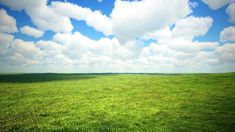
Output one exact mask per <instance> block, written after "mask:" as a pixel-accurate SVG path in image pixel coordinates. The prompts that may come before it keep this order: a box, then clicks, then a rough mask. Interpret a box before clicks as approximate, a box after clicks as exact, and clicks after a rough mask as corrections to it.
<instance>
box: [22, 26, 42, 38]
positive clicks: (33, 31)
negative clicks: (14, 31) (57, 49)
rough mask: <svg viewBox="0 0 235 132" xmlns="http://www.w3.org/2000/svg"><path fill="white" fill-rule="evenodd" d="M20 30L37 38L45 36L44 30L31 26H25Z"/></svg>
mask: <svg viewBox="0 0 235 132" xmlns="http://www.w3.org/2000/svg"><path fill="white" fill-rule="evenodd" d="M20 32H21V33H23V34H26V35H28V36H33V37H35V38H40V37H42V36H43V34H44V32H43V31H41V30H38V29H36V28H33V27H30V26H24V27H22V28H20Z"/></svg>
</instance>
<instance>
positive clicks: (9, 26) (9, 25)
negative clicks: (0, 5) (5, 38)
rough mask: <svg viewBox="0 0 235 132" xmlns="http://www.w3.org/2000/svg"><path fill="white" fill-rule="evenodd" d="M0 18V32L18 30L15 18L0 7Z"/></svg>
mask: <svg viewBox="0 0 235 132" xmlns="http://www.w3.org/2000/svg"><path fill="white" fill-rule="evenodd" d="M0 18H1V19H0V25H1V26H0V32H5V33H14V32H17V31H18V29H17V27H16V20H15V18H14V17H12V16H9V15H8V14H7V12H6V11H5V10H4V9H0Z"/></svg>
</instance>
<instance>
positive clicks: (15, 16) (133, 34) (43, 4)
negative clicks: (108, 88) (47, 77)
mask: <svg viewBox="0 0 235 132" xmlns="http://www.w3.org/2000/svg"><path fill="white" fill-rule="evenodd" d="M16 3H17V1H16V0H0V9H1V14H2V15H1V17H2V18H1V22H0V23H1V25H2V29H1V30H0V33H1V36H2V37H1V39H0V42H1V43H2V46H1V48H2V49H1V50H0V52H1V54H0V59H1V62H2V63H0V65H1V67H2V68H1V69H0V71H1V72H230V71H235V68H234V59H233V58H235V55H234V52H235V51H234V50H235V48H234V45H235V44H234V41H235V24H234V23H235V13H234V11H235V4H234V2H233V1H232V0H215V1H211V0H182V1H181V0H174V1H170V0H169V1H168V0H166V1H165V4H166V5H161V0H159V1H158V2H157V1H154V0H142V1H122V0H117V1H115V0H102V1H98V0H67V1H64V0H49V1H46V0H41V1H40V0H36V1H35V2H31V1H29V0H23V1H22V4H16ZM162 3H164V2H162ZM192 5H193V6H192ZM35 7H37V8H35ZM57 20H58V21H57ZM4 24H5V25H4ZM7 26H9V28H7V29H5V28H4V27H7ZM25 26H26V27H25ZM14 27H15V28H14ZM23 27H25V28H23ZM8 29H9V31H8ZM32 34H33V35H32ZM4 38H7V39H4ZM31 51H32V53H31ZM233 51H234V52H233ZM27 52H29V53H27ZM35 52H36V53H37V54H36V55H35V54H33V53H35ZM221 63H223V65H222V64H221ZM60 69H62V70H60Z"/></svg>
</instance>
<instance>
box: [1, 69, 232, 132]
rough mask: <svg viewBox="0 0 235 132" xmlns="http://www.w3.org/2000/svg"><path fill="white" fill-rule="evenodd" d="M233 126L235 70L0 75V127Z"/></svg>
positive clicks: (135, 128)
mask: <svg viewBox="0 0 235 132" xmlns="http://www.w3.org/2000/svg"><path fill="white" fill-rule="evenodd" d="M13 130H20V131H27V130H28V131H33V130H36V131H48V130H53V131H57V130H58V131H66V130H67V131H73V130H74V131H157V132H159V131H173V132H175V131H186V132H188V131H193V132H196V131H203V132H205V131H218V132H222V131H226V132H228V131H235V73H228V74H209V75H206V74H200V75H199V74H198V75H157V74H24V75H0V131H1V132H2V131H13Z"/></svg>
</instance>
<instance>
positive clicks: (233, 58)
mask: <svg viewBox="0 0 235 132" xmlns="http://www.w3.org/2000/svg"><path fill="white" fill-rule="evenodd" d="M234 51H235V44H234V43H226V44H224V45H223V46H220V47H218V48H217V49H216V54H218V58H219V59H220V61H221V62H223V63H231V62H233V63H235V52H234Z"/></svg>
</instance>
